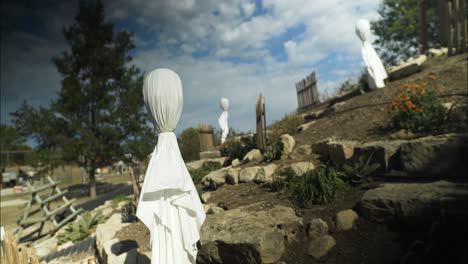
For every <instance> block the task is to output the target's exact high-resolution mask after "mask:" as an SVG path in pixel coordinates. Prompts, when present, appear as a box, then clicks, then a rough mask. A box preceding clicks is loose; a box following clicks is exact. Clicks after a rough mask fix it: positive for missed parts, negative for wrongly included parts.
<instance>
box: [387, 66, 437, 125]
mask: <svg viewBox="0 0 468 264" xmlns="http://www.w3.org/2000/svg"><path fill="white" fill-rule="evenodd" d="M436 79H437V77H436V76H435V75H434V74H430V75H429V80H430V81H431V82H432V86H433V87H435V84H434V80H436ZM391 114H392V123H393V126H394V127H395V128H396V129H407V130H411V131H413V132H429V131H432V130H434V129H437V128H439V127H440V126H441V125H442V124H443V122H444V120H445V116H446V114H445V110H444V107H443V105H442V101H441V100H440V98H439V97H438V96H437V94H436V91H435V89H434V88H432V87H427V83H426V82H421V83H411V84H404V85H402V86H401V87H400V91H399V92H398V93H397V94H396V96H395V98H394V100H393V103H392V106H391Z"/></svg>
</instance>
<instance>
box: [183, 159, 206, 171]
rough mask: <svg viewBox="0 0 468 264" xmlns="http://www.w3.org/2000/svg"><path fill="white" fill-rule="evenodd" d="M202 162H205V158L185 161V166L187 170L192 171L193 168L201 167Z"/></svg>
mask: <svg viewBox="0 0 468 264" xmlns="http://www.w3.org/2000/svg"><path fill="white" fill-rule="evenodd" d="M203 163H205V160H196V161H192V162H187V163H185V166H186V167H187V169H188V170H189V171H193V170H198V169H201V167H203Z"/></svg>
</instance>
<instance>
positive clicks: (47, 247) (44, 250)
mask: <svg viewBox="0 0 468 264" xmlns="http://www.w3.org/2000/svg"><path fill="white" fill-rule="evenodd" d="M34 248H35V249H36V253H37V256H38V257H39V258H44V257H45V256H47V255H49V254H52V253H55V252H56V251H57V248H58V240H57V238H56V237H51V238H49V239H47V240H44V241H42V242H40V243H39V244H37V245H34Z"/></svg>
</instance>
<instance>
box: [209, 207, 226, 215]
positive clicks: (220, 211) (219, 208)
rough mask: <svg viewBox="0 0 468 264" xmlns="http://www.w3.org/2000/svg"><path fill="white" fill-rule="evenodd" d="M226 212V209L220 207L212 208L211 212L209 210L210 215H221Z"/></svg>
mask: <svg viewBox="0 0 468 264" xmlns="http://www.w3.org/2000/svg"><path fill="white" fill-rule="evenodd" d="M222 212H224V209H223V208H221V207H218V206H212V207H211V208H210V210H208V214H219V213H222Z"/></svg>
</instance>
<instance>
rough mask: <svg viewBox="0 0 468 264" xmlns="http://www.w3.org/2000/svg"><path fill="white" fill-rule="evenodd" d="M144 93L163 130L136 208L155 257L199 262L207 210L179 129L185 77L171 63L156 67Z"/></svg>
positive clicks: (171, 263) (174, 263)
mask: <svg viewBox="0 0 468 264" xmlns="http://www.w3.org/2000/svg"><path fill="white" fill-rule="evenodd" d="M143 97H144V101H145V106H146V109H147V110H148V113H150V116H151V120H152V121H153V123H154V126H155V128H156V131H157V132H158V133H159V136H158V143H157V145H156V147H155V149H154V151H153V153H152V155H151V159H150V162H149V164H148V168H147V170H146V174H145V180H144V182H143V187H142V190H141V194H140V198H139V203H138V208H137V213H136V215H137V217H138V218H139V219H140V220H141V221H142V222H143V223H144V224H145V225H146V226H147V227H148V229H149V231H150V239H151V241H150V243H151V248H152V258H151V263H157V264H185V263H195V260H196V256H197V247H196V243H197V241H198V240H200V228H201V225H202V224H203V222H204V221H205V217H206V216H205V211H204V210H203V206H202V204H201V201H200V198H199V196H198V194H197V190H196V188H195V186H194V184H193V181H192V178H191V177H190V174H189V172H188V170H187V168H186V167H185V163H184V160H183V159H182V156H181V154H180V150H179V146H178V144H177V138H176V136H175V134H174V132H173V131H174V129H175V127H176V125H177V123H178V121H179V117H180V114H181V112H182V102H183V95H182V82H181V81H180V78H179V76H178V75H177V74H176V73H175V72H173V71H171V70H169V69H157V70H154V71H152V72H151V73H149V74H148V75H147V76H146V78H145V81H144V84H143Z"/></svg>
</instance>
